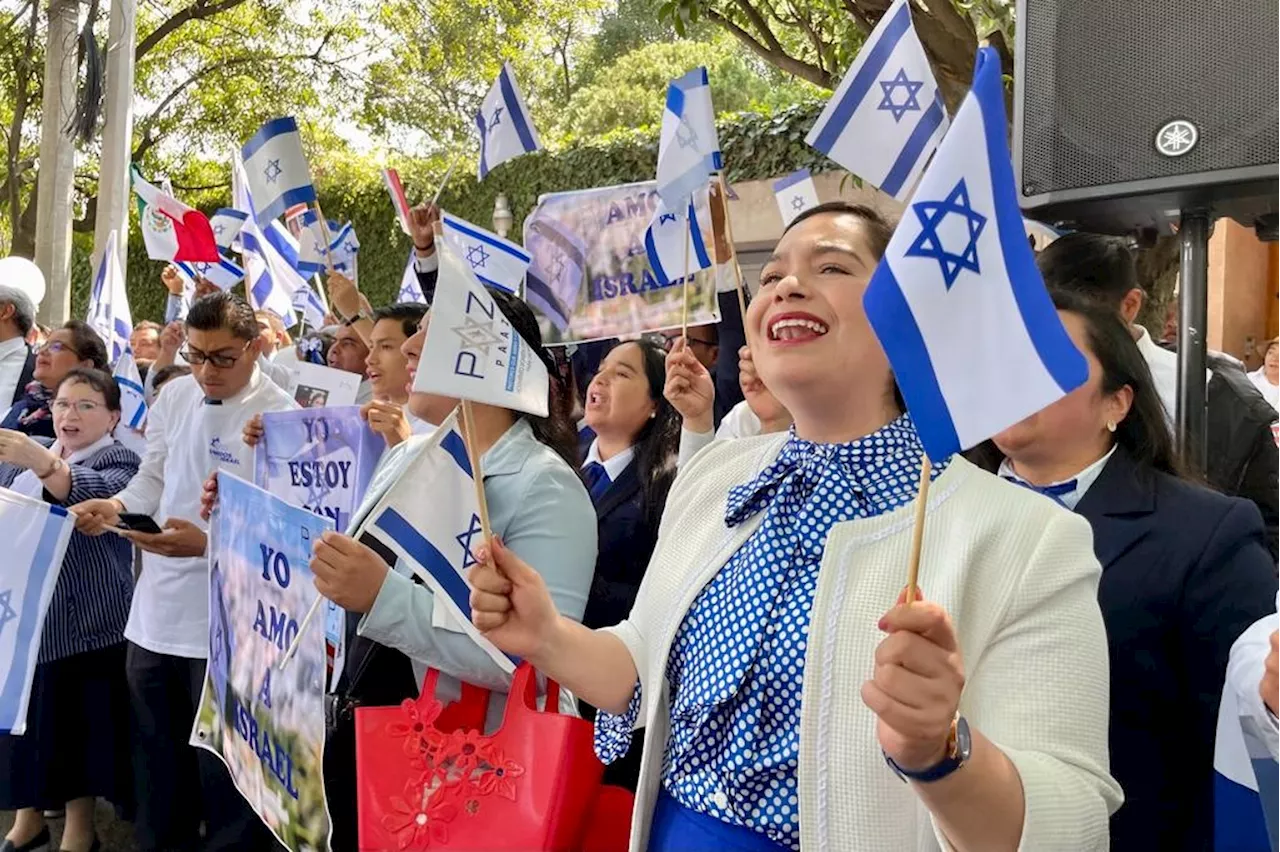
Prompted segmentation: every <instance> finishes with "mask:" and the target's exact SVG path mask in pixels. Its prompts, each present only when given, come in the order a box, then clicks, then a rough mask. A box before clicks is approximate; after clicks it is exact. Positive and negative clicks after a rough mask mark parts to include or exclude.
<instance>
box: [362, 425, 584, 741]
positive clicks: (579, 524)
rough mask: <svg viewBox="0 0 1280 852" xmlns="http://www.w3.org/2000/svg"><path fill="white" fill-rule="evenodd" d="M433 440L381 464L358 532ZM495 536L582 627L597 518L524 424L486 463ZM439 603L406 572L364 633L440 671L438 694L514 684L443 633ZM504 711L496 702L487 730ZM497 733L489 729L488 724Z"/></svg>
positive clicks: (377, 604) (475, 650)
mask: <svg viewBox="0 0 1280 852" xmlns="http://www.w3.org/2000/svg"><path fill="white" fill-rule="evenodd" d="M429 440H430V437H429V436H417V435H415V436H413V437H411V438H409V440H407V441H405V442H403V443H401V444H399V445H397V446H396V447H394V448H392V449H391V450H389V451H388V452H387V453H386V454H384V455H383V457H382V460H381V461H380V462H379V464H378V468H377V470H376V471H375V472H374V475H373V479H372V480H371V481H370V483H369V490H368V492H367V493H366V494H365V498H364V502H363V503H362V504H361V506H360V508H359V510H357V512H356V514H355V516H354V518H353V519H352V524H351V529H352V530H353V531H354V530H355V529H356V528H357V527H359V525H360V524H361V523H362V522H363V520H364V518H365V516H366V515H367V514H368V513H369V512H370V511H372V509H373V507H374V506H375V505H376V503H377V501H378V500H379V499H380V498H381V497H382V495H383V494H384V493H386V491H387V489H388V488H390V487H391V485H392V483H394V482H395V481H396V479H398V478H399V476H400V474H401V473H402V472H403V471H404V470H405V469H406V468H408V467H409V464H410V463H411V462H412V461H413V459H414V458H415V457H416V455H417V453H418V451H420V450H421V449H422V448H423V447H424V446H425V445H426V444H427V442H428V441H429ZM480 468H481V470H482V471H483V472H484V494H485V499H486V500H487V502H488V504H489V518H490V523H491V525H492V527H493V532H494V534H495V535H498V536H500V537H501V538H502V541H503V542H504V543H505V544H506V546H507V547H509V548H510V549H511V551H512V552H513V553H515V554H516V555H517V556H519V557H520V558H521V559H523V560H524V561H525V562H527V563H529V565H531V566H532V567H533V568H534V569H536V570H537V571H538V573H539V574H541V575H542V578H543V580H544V581H546V584H547V589H548V591H550V593H551V598H552V600H553V601H554V602H555V605H556V609H557V610H559V611H560V613H561V614H562V615H565V616H568V617H569V618H572V619H575V620H581V618H582V613H583V610H584V609H585V608H586V604H587V593H588V592H589V591H590V590H591V578H592V575H593V574H594V573H595V564H596V513H595V509H594V508H593V506H592V504H591V498H590V496H588V494H587V489H586V488H585V487H584V486H583V484H582V480H581V479H580V478H579V477H578V474H577V472H575V471H574V470H573V469H572V468H570V467H569V465H568V464H566V463H565V461H564V460H563V459H561V458H560V457H559V456H558V455H556V453H555V452H554V451H553V450H551V449H550V448H549V447H547V446H546V445H545V444H543V443H541V442H540V441H538V439H537V438H535V437H534V435H533V430H532V429H531V428H530V426H529V423H528V422H527V421H526V420H524V419H523V418H521V419H519V420H517V421H516V422H515V425H513V426H512V427H511V428H510V429H508V430H507V431H506V433H505V434H503V436H502V437H501V438H499V439H498V441H497V443H495V444H494V445H493V446H492V447H490V448H489V451H488V452H486V453H485V454H484V455H483V456H482V457H481V459H480ZM435 609H436V605H435V595H434V594H433V593H432V592H431V590H430V589H428V588H427V587H426V586H423V585H421V584H419V583H415V582H413V580H411V579H410V578H409V576H408V575H407V574H405V573H401V572H400V571H389V572H387V577H386V580H384V581H383V583H382V589H381V590H380V591H379V592H378V597H377V599H376V600H375V601H374V604H373V608H372V609H370V610H369V612H368V614H366V615H365V616H364V618H363V619H361V621H360V624H359V627H358V628H357V630H358V632H359V634H360V635H361V636H364V637H366V638H368V639H372V640H373V641H375V642H377V643H379V644H381V645H386V646H387V647H390V648H395V649H396V650H398V651H400V652H402V653H404V654H405V655H407V656H408V657H410V658H411V659H412V660H414V661H416V662H417V663H419V664H422V665H421V666H415V668H417V669H418V670H419V675H421V670H422V668H424V667H425V666H431V667H434V668H437V669H439V670H440V672H441V675H442V677H441V678H440V686H439V690H438V694H439V695H440V697H441V698H442V699H445V700H449V699H450V698H453V697H455V696H456V695H457V694H458V691H459V690H458V685H457V683H456V680H457V679H462V680H465V681H467V682H468V683H473V684H476V685H478V686H483V687H488V688H489V689H491V690H494V691H495V692H503V693H505V692H506V691H507V690H508V689H509V688H510V685H511V678H510V676H508V675H507V674H505V673H504V672H503V671H502V670H501V669H500V668H498V666H497V665H496V664H495V663H494V662H493V661H492V660H491V659H490V658H489V656H488V654H486V653H485V652H484V651H483V650H481V649H480V647H479V646H477V645H476V644H475V643H474V642H473V641H472V640H471V639H470V637H468V636H467V634H466V633H463V632H460V631H455V630H452V629H449V627H447V626H437V623H438V621H439V617H438V616H437V614H436V612H435ZM504 704H505V702H502V701H491V702H490V716H489V719H490V722H491V723H492V722H495V721H496V720H500V719H501V710H502V706H503V705H504ZM490 727H492V724H491V725H490Z"/></svg>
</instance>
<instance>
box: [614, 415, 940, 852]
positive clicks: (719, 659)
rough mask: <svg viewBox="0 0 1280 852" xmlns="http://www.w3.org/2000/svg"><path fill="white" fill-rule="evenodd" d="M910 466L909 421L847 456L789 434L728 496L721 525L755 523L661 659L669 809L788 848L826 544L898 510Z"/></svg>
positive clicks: (849, 448)
mask: <svg viewBox="0 0 1280 852" xmlns="http://www.w3.org/2000/svg"><path fill="white" fill-rule="evenodd" d="M922 461H923V450H922V448H921V446H920V439H919V437H918V436H917V434H916V430H915V427H914V426H913V425H912V423H911V419H910V416H909V415H903V416H902V417H899V418H898V419H897V420H895V421H893V422H892V423H890V424H888V425H887V426H884V427H883V428H881V429H879V430H878V431H876V432H873V433H872V434H870V435H868V436H866V437H865V438H861V439H859V440H857V441H852V442H850V443H846V444H816V443H812V442H810V441H805V440H803V439H801V438H798V437H796V435H795V432H794V430H793V431H792V433H791V436H790V438H789V439H788V440H787V442H786V443H785V444H784V445H783V447H782V451H781V453H780V454H779V455H778V457H777V459H776V460H775V461H774V462H773V463H772V464H770V465H769V466H768V467H767V468H765V470H764V471H763V472H762V473H761V474H760V475H759V476H757V477H756V478H755V479H754V480H752V481H751V482H748V483H746V484H745V485H739V486H737V487H735V488H733V489H731V490H730V492H729V499H728V505H727V507H726V510H725V523H726V524H727V525H728V526H731V527H732V526H736V525H738V524H741V523H743V522H744V521H746V520H747V519H749V518H751V517H753V516H754V515H755V514H756V513H757V512H764V513H765V516H764V520H763V521H762V522H761V525H760V527H759V528H758V529H757V530H756V532H755V533H754V534H753V535H752V536H751V538H750V539H748V540H747V542H746V543H745V544H744V545H743V546H742V548H741V549H739V550H738V552H737V553H735V554H734V555H733V557H731V558H730V559H729V561H728V562H727V563H726V564H725V566H724V568H722V569H721V570H720V572H719V573H718V574H717V575H716V576H715V578H713V579H712V580H711V582H709V583H708V584H707V585H706V587H704V588H703V590H702V592H701V593H700V594H699V595H698V597H697V598H696V599H695V601H694V603H693V606H692V607H690V609H689V612H688V613H687V614H686V615H685V618H684V622H683V623H682V624H681V626H680V629H679V631H678V632H677V633H676V638H675V641H674V643H673V645H672V648H671V655H670V657H669V658H668V660H667V671H666V673H667V681H668V684H669V685H670V694H671V696H672V700H671V708H670V712H671V733H670V737H669V739H668V741H667V746H666V752H665V755H664V758H663V771H662V783H663V786H664V787H665V789H666V791H667V792H668V793H669V794H670V795H671V796H672V797H673V798H675V799H676V801H678V802H679V803H680V804H682V805H684V806H685V807H687V808H690V809H692V810H695V811H698V812H700V813H704V814H707V815H708V816H712V817H715V818H717V819H720V820H722V821H724V822H726V823H729V824H731V825H738V826H745V827H747V828H750V829H753V830H755V831H758V832H761V833H762V834H765V835H767V836H768V837H769V838H770V839H772V840H773V841H774V842H776V843H778V844H780V845H782V846H784V847H790V848H792V849H799V848H800V808H799V794H798V790H797V785H796V762H797V759H798V756H799V751H800V697H801V689H802V686H803V683H804V661H805V648H806V647H807V638H808V633H809V610H810V608H811V607H812V606H813V598H814V593H815V591H816V589H817V584H818V570H819V566H820V564H821V561H822V553H823V548H824V546H825V544H826V538H827V532H828V531H829V530H830V529H831V527H832V526H833V525H834V524H836V523H839V522H841V521H847V520H851V519H854V518H869V517H873V516H875V515H879V514H882V513H884V512H888V511H891V510H893V509H895V508H897V507H899V506H902V505H904V504H905V503H908V502H910V501H911V500H912V499H913V498H914V497H915V494H916V490H917V488H918V485H919V479H920V465H921V463H922ZM944 467H945V465H938V466H936V467H935V468H934V475H935V476H937V475H938V474H939V473H941V471H942V470H943V468H944ZM903 576H904V579H905V566H904V575H903ZM891 603H892V602H891V601H886V602H885V606H886V608H887V607H888V606H889V605H890V604H891ZM639 708H640V684H639V682H637V684H636V691H635V694H634V695H633V697H632V701H631V704H630V706H629V708H628V709H627V712H626V713H624V714H622V715H620V716H613V715H611V714H608V713H603V712H601V713H599V714H598V715H597V717H596V752H597V754H599V756H600V759H601V760H603V761H605V762H606V763H609V762H612V761H613V760H617V759H618V758H619V757H621V756H622V755H624V754H625V753H626V751H627V747H628V746H629V744H630V741H631V730H632V727H633V725H634V723H635V720H636V715H637V713H638V712H639Z"/></svg>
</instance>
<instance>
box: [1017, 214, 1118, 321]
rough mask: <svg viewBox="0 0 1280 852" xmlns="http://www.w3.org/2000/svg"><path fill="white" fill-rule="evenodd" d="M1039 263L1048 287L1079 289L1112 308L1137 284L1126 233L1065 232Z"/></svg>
mask: <svg viewBox="0 0 1280 852" xmlns="http://www.w3.org/2000/svg"><path fill="white" fill-rule="evenodd" d="M1036 266H1038V267H1039V268H1040V274H1041V275H1043V276H1044V284H1045V286H1046V287H1048V288H1049V290H1051V291H1053V290H1063V291H1066V292H1070V293H1079V294H1080V295H1081V296H1085V297H1087V298H1089V299H1093V300H1094V301H1097V302H1101V303H1102V304H1105V305H1106V306H1107V307H1109V308H1118V307H1119V306H1120V302H1121V301H1123V300H1124V297H1125V296H1127V295H1128V294H1129V291H1130V290H1134V289H1137V288H1138V269H1137V265H1136V263H1135V261H1134V257H1133V252H1132V251H1130V250H1129V246H1128V245H1127V244H1126V243H1125V241H1124V238H1123V237H1107V236H1103V235H1102V234H1086V233H1084V232H1082V231H1076V232H1075V233H1071V234H1065V235H1063V236H1061V237H1058V239H1056V240H1054V241H1053V242H1051V243H1049V245H1048V246H1046V247H1045V249H1044V251H1042V252H1040V254H1039V255H1038V256H1037V257H1036Z"/></svg>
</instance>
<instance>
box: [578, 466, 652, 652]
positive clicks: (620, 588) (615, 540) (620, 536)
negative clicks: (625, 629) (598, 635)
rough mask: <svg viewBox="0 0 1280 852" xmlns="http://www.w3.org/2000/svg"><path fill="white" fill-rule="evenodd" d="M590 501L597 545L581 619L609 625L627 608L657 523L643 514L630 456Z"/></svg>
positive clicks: (593, 624)
mask: <svg viewBox="0 0 1280 852" xmlns="http://www.w3.org/2000/svg"><path fill="white" fill-rule="evenodd" d="M592 502H594V503H595V507H596V530H597V535H598V536H599V548H600V549H599V555H598V556H597V557H596V572H595V576H594V577H593V578H592V580H591V594H590V595H589V596H588V597H587V609H586V611H585V612H584V613H583V616H582V623H583V624H585V625H586V626H587V627H591V628H595V627H612V626H613V625H615V624H617V623H618V622H620V621H622V620H623V619H625V618H626V617H627V615H628V614H629V613H630V612H631V605H632V604H633V603H635V600H636V593H637V592H638V591H639V590H640V580H641V579H643V578H644V572H645V569H646V568H648V567H649V557H650V556H652V555H653V547H654V545H655V544H657V542H658V527H657V524H656V523H653V524H650V523H649V521H648V520H647V519H646V518H645V505H644V490H643V489H642V488H641V487H640V473H639V470H638V466H637V463H636V462H635V460H632V462H631V464H629V465H627V468H626V470H624V471H623V472H622V473H621V474H620V475H619V476H618V478H617V479H616V480H615V481H614V482H613V483H612V484H611V485H610V486H609V488H608V489H607V490H606V491H605V492H604V494H602V495H600V497H599V498H598V499H596V498H592Z"/></svg>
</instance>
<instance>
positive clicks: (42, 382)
mask: <svg viewBox="0 0 1280 852" xmlns="http://www.w3.org/2000/svg"><path fill="white" fill-rule="evenodd" d="M77 367H84V368H89V369H94V370H106V369H108V365H107V347H106V345H105V344H103V342H102V338H101V337H99V336H98V333H97V332H96V331H94V330H93V328H92V327H91V326H90V325H89V324H88V323H86V322H83V321H81V320H68V321H67V322H65V323H63V324H62V325H61V326H59V327H58V328H55V329H54V330H53V331H51V332H49V336H48V338H47V339H46V340H45V342H44V343H43V344H41V346H40V348H39V349H37V350H36V364H35V371H34V372H33V373H32V381H31V383H30V384H28V385H27V387H26V389H25V390H24V392H23V396H22V398H21V399H19V400H18V401H17V402H15V403H14V404H13V407H12V408H10V409H9V412H8V413H7V414H6V415H5V416H4V419H3V421H0V429H12V430H13V431H15V432H21V433H23V434H24V435H31V436H33V437H39V438H48V439H49V440H53V437H54V433H53V413H52V412H51V411H50V409H49V406H50V404H51V403H52V402H53V394H54V390H55V389H56V388H57V387H58V385H59V384H60V383H61V382H62V378H63V377H64V376H66V375H67V373H69V372H71V371H72V370H74V369H76V368H77Z"/></svg>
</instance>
